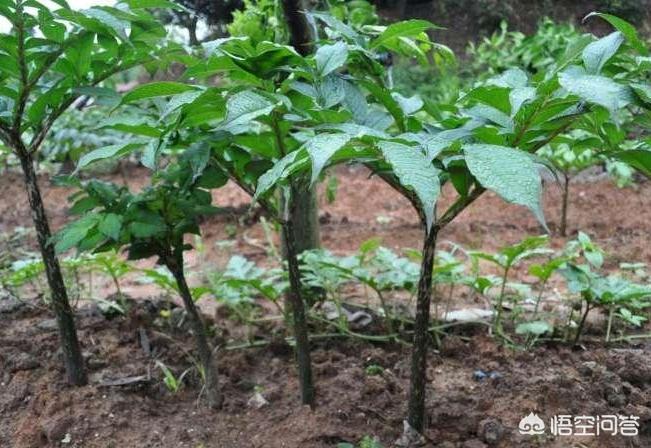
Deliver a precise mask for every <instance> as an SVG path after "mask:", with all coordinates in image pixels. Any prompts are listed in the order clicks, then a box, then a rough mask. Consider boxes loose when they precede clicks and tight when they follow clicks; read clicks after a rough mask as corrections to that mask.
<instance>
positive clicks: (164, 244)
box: [0, 0, 650, 432]
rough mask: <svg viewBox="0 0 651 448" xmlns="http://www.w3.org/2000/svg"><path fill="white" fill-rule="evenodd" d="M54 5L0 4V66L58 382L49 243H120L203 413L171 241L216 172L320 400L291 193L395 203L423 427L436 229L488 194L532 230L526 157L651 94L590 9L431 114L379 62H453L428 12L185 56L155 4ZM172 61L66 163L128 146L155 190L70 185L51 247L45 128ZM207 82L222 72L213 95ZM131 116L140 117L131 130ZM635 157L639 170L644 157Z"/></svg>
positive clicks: (59, 279) (637, 48)
mask: <svg viewBox="0 0 651 448" xmlns="http://www.w3.org/2000/svg"><path fill="white" fill-rule="evenodd" d="M56 3H57V4H58V5H59V6H60V9H58V10H55V11H51V10H49V9H47V8H45V7H44V6H43V5H41V4H40V3H38V2H36V1H33V0H30V1H23V0H17V1H14V0H3V1H2V3H0V14H2V16H3V17H5V18H6V19H7V20H8V21H9V22H10V23H11V24H12V29H11V31H10V32H9V33H8V34H6V35H5V36H3V40H2V47H0V50H1V51H2V53H1V54H0V57H2V58H3V62H7V64H4V63H3V65H2V71H1V72H0V73H1V77H0V96H1V99H2V101H1V105H2V108H0V139H2V141H3V142H4V144H5V145H6V146H7V147H9V148H11V150H12V151H13V153H14V154H15V155H16V156H17V157H18V158H19V159H20V162H21V168H22V170H23V173H24V176H25V181H26V186H27V191H28V196H29V200H30V201H29V202H30V206H31V208H32V212H33V216H34V224H35V228H36V231H37V237H38V241H39V246H40V249H41V255H42V258H43V263H44V267H45V272H46V277H47V279H48V284H49V289H50V296H51V297H50V300H51V302H50V303H51V306H52V308H53V310H54V311H55V313H56V315H57V319H58V322H59V327H60V335H61V342H62V348H63V353H64V359H65V365H66V369H67V375H68V380H69V382H71V383H72V384H83V383H85V382H86V373H85V368H84V364H83V359H82V358H81V352H80V349H79V343H78V340H77V336H76V331H75V325H74V318H73V312H72V309H71V307H70V303H69V299H68V294H67V289H66V286H65V283H64V280H63V275H62V273H61V268H60V265H59V262H58V259H57V256H56V253H55V252H58V253H63V252H66V251H67V250H70V249H73V248H75V249H77V250H78V251H81V252H84V251H91V252H95V253H101V252H104V251H111V250H112V251H122V250H124V251H125V252H126V253H127V255H128V258H129V259H142V258H155V259H156V260H157V263H158V264H159V265H160V266H162V267H164V268H166V269H167V270H168V271H169V273H170V274H171V275H172V277H173V278H174V281H175V285H176V290H177V291H178V293H179V295H180V297H181V298H182V301H183V304H184V307H185V310H186V313H187V316H188V320H189V322H190V323H191V327H192V332H193V334H194V337H195V338H196V345H197V352H198V358H199V360H200V365H201V369H202V371H203V378H204V380H205V391H206V394H205V396H206V398H207V402H208V405H209V406H211V407H215V408H217V407H219V406H220V404H221V402H222V396H221V393H220V388H219V384H218V381H217V380H218V376H217V361H218V360H217V357H216V356H215V353H214V347H212V346H211V343H210V340H209V337H208V332H207V329H206V326H205V324H204V322H203V320H202V318H201V316H200V313H199V312H198V309H197V306H196V303H195V300H194V297H193V294H192V290H191V289H190V286H189V285H188V282H187V275H186V270H185V263H184V252H186V251H188V250H190V249H191V248H192V246H191V245H190V244H189V243H188V239H187V238H186V236H187V235H190V234H195V235H198V234H200V232H201V227H200V221H201V219H202V217H204V216H206V215H209V214H211V213H214V212H215V210H216V209H215V207H213V206H212V204H211V202H212V196H213V194H219V188H220V187H222V186H223V185H224V184H225V183H226V182H227V181H229V180H230V181H232V182H235V183H236V184H238V185H239V186H240V187H241V188H242V189H243V190H244V191H246V192H248V193H249V194H250V195H251V200H252V203H254V202H255V203H258V204H259V205H260V206H261V207H262V208H263V209H264V210H265V212H266V214H267V216H268V217H269V218H270V219H272V220H274V221H275V222H276V223H277V224H278V226H279V227H280V229H281V233H282V236H283V241H284V250H283V252H284V254H283V257H284V260H285V269H286V272H287V282H288V285H289V287H288V288H287V289H286V296H285V305H284V308H285V310H286V315H287V316H288V318H289V319H290V322H291V326H292V332H293V339H294V342H295V348H296V355H297V366H298V375H299V381H300V389H301V400H302V402H303V403H305V404H310V405H315V404H316V401H315V392H314V381H313V378H312V369H311V361H310V342H309V328H308V313H307V309H306V308H307V307H306V303H307V302H308V300H307V295H308V294H311V290H310V289H308V288H304V287H303V286H304V284H303V280H302V276H301V263H300V262H299V255H300V252H302V249H303V248H297V247H296V246H295V244H294V243H295V241H296V235H297V234H298V233H299V232H301V231H304V229H303V227H305V224H301V225H300V226H299V225H297V224H298V223H297V222H296V220H297V216H298V214H297V212H298V211H300V207H298V202H297V201H298V198H300V197H305V195H304V194H303V193H304V192H305V191H310V190H313V187H314V185H315V184H316V183H317V182H318V181H319V180H320V179H322V177H323V175H324V172H325V171H326V170H327V169H329V168H331V167H333V166H336V165H338V164H341V163H354V164H361V165H364V166H366V167H367V168H368V169H369V170H370V171H371V172H372V173H373V174H374V175H376V176H378V177H379V178H380V179H382V180H383V181H385V182H387V183H388V184H389V185H390V186H391V187H393V188H394V189H396V190H397V191H398V192H399V193H401V194H402V195H404V196H405V197H406V199H407V200H409V201H410V203H411V204H412V205H413V207H414V210H415V212H416V213H417V214H418V215H419V217H420V219H421V222H422V227H423V242H422V244H423V246H422V253H421V260H420V269H419V276H418V281H417V287H416V298H415V313H414V314H415V317H414V324H413V329H412V331H413V338H412V345H413V349H412V369H411V380H410V390H409V403H408V411H407V422H408V425H409V426H411V427H412V428H414V429H415V430H416V431H417V432H422V431H423V429H424V410H425V408H424V403H425V392H426V377H425V370H426V363H427V354H428V346H429V343H430V331H429V329H430V326H431V319H430V308H431V301H432V297H433V292H434V291H433V279H434V267H435V264H434V261H435V253H436V247H437V240H438V235H439V233H440V231H441V230H443V229H444V228H445V227H446V226H447V225H449V224H450V223H451V222H453V221H454V219H455V218H456V217H457V216H458V215H459V214H460V213H461V212H462V211H463V210H465V208H467V207H468V206H469V205H470V204H472V203H474V202H475V201H477V200H478V199H479V198H480V197H481V196H482V194H483V193H484V192H485V191H487V190H491V191H493V192H495V193H496V194H497V195H499V196H501V197H502V198H504V199H505V200H506V201H508V202H512V203H515V204H519V205H522V206H524V207H525V208H528V209H529V210H530V211H531V212H533V213H534V215H535V216H536V217H537V218H538V219H539V220H540V222H541V224H542V225H543V226H544V225H545V221H544V217H543V213H542V209H541V194H542V189H541V174H540V169H541V168H544V167H545V166H547V165H548V164H547V163H546V162H545V161H544V160H543V159H541V158H539V157H537V156H536V152H537V151H538V150H540V149H541V148H543V147H545V146H546V145H548V144H550V143H552V142H553V141H554V140H555V139H556V138H558V137H559V136H561V135H563V134H565V133H567V132H571V131H572V130H574V129H577V128H579V129H580V128H581V127H582V126H585V124H584V123H586V122H591V123H592V122H594V123H597V125H598V126H599V128H600V129H602V130H603V131H604V132H605V134H606V135H607V136H608V135H611V134H613V133H618V132H620V123H619V120H618V116H619V114H620V113H621V111H622V110H625V109H630V108H635V109H637V108H641V107H648V106H649V100H650V98H649V95H648V89H649V86H648V84H640V80H639V77H638V76H637V74H638V73H639V72H640V71H642V70H643V68H641V67H642V66H643V64H645V61H646V60H645V59H643V58H642V59H641V58H640V57H638V55H643V56H645V55H647V54H648V50H647V48H646V46H645V45H644V44H643V42H642V41H641V40H640V39H639V38H638V37H637V34H636V32H635V29H634V28H633V27H632V26H631V25H629V24H627V23H625V22H623V21H621V20H620V19H617V18H615V17H613V16H609V15H604V14H598V16H600V17H602V18H603V19H605V20H607V21H608V22H610V23H611V24H612V25H613V26H614V27H615V28H616V29H617V30H618V31H615V32H614V33H613V34H611V35H609V36H606V37H604V38H601V39H596V38H594V37H591V36H590V37H588V36H586V37H585V38H583V39H581V40H580V41H578V42H573V43H572V45H570V46H569V47H568V48H567V49H566V52H565V53H564V54H563V55H562V56H561V57H559V58H558V59H557V60H556V61H555V63H554V66H553V68H552V69H550V70H547V71H546V72H545V73H544V76H543V75H541V76H530V75H528V74H527V73H526V72H525V71H523V70H520V69H517V68H511V69H509V70H507V71H505V72H503V73H501V74H499V75H498V76H496V77H494V78H490V79H489V80H487V81H486V82H482V83H480V84H478V85H477V86H475V87H473V88H472V89H470V90H468V91H467V92H465V93H464V95H463V96H461V97H460V98H458V100H457V101H456V102H455V103H454V104H451V105H450V104H446V105H441V106H442V107H436V106H437V105H436V104H434V105H433V104H432V103H431V102H426V101H423V100H421V99H420V98H418V97H416V96H414V97H405V96H403V95H401V94H400V92H398V91H395V90H394V89H393V88H392V85H391V76H390V74H389V73H388V71H387V66H388V65H389V64H387V60H388V59H390V58H388V57H387V55H388V54H391V53H396V54H400V55H402V56H404V57H412V58H415V59H417V60H418V61H420V62H421V63H427V62H428V60H429V58H430V57H432V55H438V56H439V57H441V58H449V57H450V52H449V50H448V49H447V48H445V47H443V46H440V45H438V44H436V43H434V42H432V41H431V40H430V39H429V37H428V35H427V31H428V30H431V29H433V28H435V26H434V25H433V24H431V23H429V22H427V21H422V20H410V21H406V22H398V23H394V24H391V25H389V26H379V25H366V24H354V23H345V22H343V21H341V20H339V19H337V18H336V17H334V16H333V15H330V14H328V13H327V12H315V11H312V12H309V13H307V17H308V18H309V20H310V22H311V23H313V24H317V26H316V32H317V33H318V34H316V35H314V36H312V37H311V38H310V37H309V36H310V27H309V26H308V22H307V21H306V20H305V16H304V15H302V14H300V12H299V11H298V10H297V9H296V8H295V6H296V5H295V4H293V3H292V2H290V1H288V2H284V5H283V6H284V15H285V19H286V22H287V24H288V29H289V40H290V42H291V45H287V43H285V42H272V41H256V40H254V39H253V38H251V37H250V36H237V37H230V38H224V39H218V40H216V41H212V42H207V43H205V44H204V45H203V47H202V48H200V49H188V48H183V47H181V46H179V45H175V44H173V43H169V42H165V41H164V37H165V32H164V30H163V29H162V27H161V26H160V24H159V23H158V22H156V21H155V20H154V19H153V18H152V16H150V15H149V13H148V12H147V11H146V8H151V7H175V6H174V5H173V4H171V3H169V2H166V1H163V0H148V1H147V2H142V1H137V2H136V1H125V2H121V3H118V5H117V6H115V7H97V8H91V9H88V10H84V11H73V10H72V9H70V8H69V6H68V5H67V4H66V3H65V1H63V0H57V1H56ZM37 30H38V33H37V32H36V31H37ZM37 35H38V36H40V35H43V36H44V37H34V36H37ZM4 37H6V39H5V38H4ZM306 37H308V38H307V39H306ZM163 44H165V45H163ZM171 61H175V62H177V63H181V64H183V65H184V66H185V67H186V72H185V74H184V75H183V77H182V78H181V79H180V80H178V81H162V82H151V83H147V84H144V85H141V86H139V87H137V88H135V89H133V90H132V91H130V92H128V93H127V94H125V95H123V96H122V97H121V99H120V103H119V104H118V106H116V108H115V109H116V110H119V111H120V112H114V115H115V116H114V117H113V123H114V125H116V126H117V125H118V124H120V126H119V130H121V131H123V132H124V133H126V134H127V135H129V136H130V138H128V139H127V138H126V135H125V139H124V140H127V141H126V142H124V143H120V144H118V145H112V146H108V147H103V148H100V149H97V150H95V151H93V152H90V153H88V154H86V155H85V156H83V157H82V158H81V159H80V160H79V163H78V166H77V169H78V170H82V169H85V168H86V167H88V166H90V165H91V164H93V163H96V162H98V161H100V160H106V159H114V158H120V157H124V156H126V155H128V154H132V153H136V152H140V154H141V162H142V163H143V164H144V165H145V166H147V167H148V168H150V169H151V171H152V172H151V184H150V185H149V186H148V187H146V188H145V189H144V190H142V191H140V192H130V191H129V190H128V189H127V188H126V187H124V186H117V185H113V184H110V183H106V182H101V181H97V180H94V179H93V180H91V181H89V182H81V181H80V180H79V179H78V178H76V177H69V178H67V179H66V180H65V181H64V182H65V183H66V184H67V185H69V186H74V187H76V188H78V189H79V193H78V194H76V195H75V196H74V197H73V198H72V199H73V207H72V209H73V211H74V212H75V213H78V214H79V215H80V218H79V219H77V220H75V221H73V222H71V223H70V224H68V225H67V226H66V227H65V228H64V229H63V230H62V231H61V232H59V233H58V234H57V235H56V236H55V237H54V238H52V236H51V234H50V230H49V225H48V221H47V217H46V215H45V211H44V207H43V203H42V199H41V195H40V191H39V186H38V184H37V182H36V172H35V170H34V156H35V154H37V153H38V151H39V149H40V148H41V144H42V143H43V141H44V140H45V138H46V137H47V135H48V132H49V130H50V128H51V127H52V124H53V123H54V122H55V121H56V120H57V119H58V118H59V117H60V116H61V115H62V114H63V112H64V111H65V110H66V109H67V108H68V107H69V106H70V105H71V104H72V103H73V102H74V101H75V99H76V98H77V97H78V96H79V95H80V94H82V93H84V94H89V95H91V96H92V95H105V94H106V91H105V90H103V89H102V88H101V87H100V88H99V89H98V87H99V86H100V85H101V83H102V82H103V81H104V80H106V79H108V78H109V77H110V76H111V75H113V74H115V73H117V72H119V71H122V70H126V69H129V68H131V67H132V66H135V65H144V66H145V67H147V68H149V69H151V70H156V69H159V68H161V67H165V66H166V65H167V64H168V63H170V62H171ZM215 76H220V77H223V78H224V79H226V80H227V81H226V82H224V83H223V84H219V85H214V84H213V83H211V80H212V79H213V78H214V77H215ZM443 106H444V107H443ZM122 112H125V113H126V114H125V120H124V122H123V123H120V121H119V116H120V115H119V114H121V113H122ZM134 115H136V116H138V117H142V118H143V121H142V122H138V123H135V124H134V123H133V120H132V119H131V118H130V117H132V116H134ZM640 151H642V154H641V155H642V156H643V157H640V154H639V153H637V152H636V153H635V156H636V160H638V161H640V164H641V166H642V167H645V166H648V165H646V164H645V163H646V161H647V159H646V158H645V157H647V154H646V151H644V150H640ZM631 152H632V151H625V152H624V154H626V155H627V156H630V155H631ZM447 183H449V184H451V185H452V186H453V188H454V190H455V192H456V195H457V196H456V199H455V201H454V202H453V203H452V205H451V206H449V207H448V208H447V209H444V210H440V209H439V208H438V207H437V206H436V203H437V199H438V197H439V195H440V191H441V188H442V187H443V186H444V185H445V184H447ZM507 259H508V258H507ZM507 271H508V270H507ZM582 272H584V273H588V272H591V271H586V270H583V271H582ZM586 275H589V274H586ZM505 284H506V282H502V289H504V288H505ZM586 294H588V295H589V296H590V297H592V295H593V292H590V293H586ZM588 295H586V297H588ZM501 297H502V299H503V297H504V296H503V294H502V295H501ZM502 299H500V300H502ZM501 310H502V307H501V306H499V305H498V307H497V310H496V317H495V331H496V333H497V334H500V335H503V334H504V331H503V328H502V325H501V318H502V315H501Z"/></svg>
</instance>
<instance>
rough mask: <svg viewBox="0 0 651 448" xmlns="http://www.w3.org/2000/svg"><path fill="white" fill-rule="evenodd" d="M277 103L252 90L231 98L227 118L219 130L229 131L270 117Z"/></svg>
mask: <svg viewBox="0 0 651 448" xmlns="http://www.w3.org/2000/svg"><path fill="white" fill-rule="evenodd" d="M275 106H276V103H274V102H272V101H271V100H269V99H268V98H267V97H264V96H262V95H260V94H258V93H256V92H253V91H251V90H244V91H242V92H238V93H236V94H235V95H233V96H231V97H230V98H229V99H228V101H227V102H226V118H225V119H224V121H223V122H222V123H221V124H220V125H219V129H223V130H229V129H232V128H234V127H236V126H241V125H245V124H248V123H250V122H251V121H253V120H255V119H256V118H258V117H260V116H262V115H268V114H269V113H271V111H272V110H273V109H274V107H275Z"/></svg>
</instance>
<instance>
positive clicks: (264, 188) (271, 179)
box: [253, 151, 300, 201]
mask: <svg viewBox="0 0 651 448" xmlns="http://www.w3.org/2000/svg"><path fill="white" fill-rule="evenodd" d="M299 152H300V151H292V152H290V153H289V154H287V155H286V156H285V157H283V158H282V159H280V160H279V161H277V162H276V163H275V164H274V166H273V167H272V168H271V169H270V170H269V171H267V172H266V173H264V174H263V175H262V176H260V178H259V179H258V186H257V188H256V190H255V196H254V198H253V200H254V201H255V200H256V199H257V198H259V197H260V196H264V195H265V194H266V193H267V192H268V191H269V190H270V189H271V187H273V186H274V185H275V184H276V183H277V182H278V181H279V180H281V179H282V178H283V177H285V170H286V169H287V168H288V167H289V166H290V165H291V164H292V163H294V161H295V160H296V157H297V156H298V154H299Z"/></svg>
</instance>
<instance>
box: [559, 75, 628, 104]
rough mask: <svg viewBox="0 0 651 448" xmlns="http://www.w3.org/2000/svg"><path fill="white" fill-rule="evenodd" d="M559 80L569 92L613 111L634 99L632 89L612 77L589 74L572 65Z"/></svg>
mask: <svg viewBox="0 0 651 448" xmlns="http://www.w3.org/2000/svg"><path fill="white" fill-rule="evenodd" d="M558 82H559V83H560V85H561V87H563V88H564V89H565V90H567V91H568V92H570V93H572V94H574V95H576V96H578V97H579V98H581V99H583V100H586V101H588V102H590V103H595V104H599V105H600V106H603V107H605V108H606V109H608V110H610V111H611V112H615V111H617V110H618V109H621V108H623V107H626V106H627V105H628V104H630V103H631V101H632V100H633V95H632V93H631V90H630V89H629V88H627V87H625V86H623V85H621V84H618V83H616V82H615V81H613V80H612V79H610V78H606V77H604V76H598V75H587V74H585V73H581V71H580V70H577V69H574V70H573V69H572V67H571V68H570V69H568V70H566V71H564V72H562V73H561V74H559V75H558Z"/></svg>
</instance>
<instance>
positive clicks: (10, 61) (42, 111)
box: [0, 0, 171, 385]
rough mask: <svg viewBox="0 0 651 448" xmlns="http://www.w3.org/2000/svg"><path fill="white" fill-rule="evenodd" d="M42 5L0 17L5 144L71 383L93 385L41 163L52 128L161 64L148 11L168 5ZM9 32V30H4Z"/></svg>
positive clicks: (7, 9) (9, 5)
mask: <svg viewBox="0 0 651 448" xmlns="http://www.w3.org/2000/svg"><path fill="white" fill-rule="evenodd" d="M53 3H54V4H55V7H54V8H51V7H50V6H47V5H45V4H43V3H41V2H39V1H37V0H3V1H1V2H0V18H1V19H2V20H4V21H6V22H8V24H9V26H8V27H7V30H6V31H3V32H1V33H0V142H2V143H3V144H4V146H6V147H7V148H9V150H10V151H11V152H12V153H13V154H14V155H15V156H16V157H17V158H18V160H19V161H20V166H21V168H22V172H23V176H24V181H25V187H26V190H27V196H28V199H29V205H30V208H31V212H32V219H33V221H34V227H35V229H36V235H37V239H38V244H39V248H40V252H41V256H42V258H43V263H44V265H45V272H46V275H47V281H48V285H49V289H50V295H51V306H52V310H53V311H54V313H55V315H56V319H57V322H58V326H59V335H60V339H61V347H62V351H63V359H64V364H65V369H66V376H67V381H68V382H69V383H71V384H75V385H81V384H85V383H86V381H87V378H86V371H85V367H84V361H83V358H82V355H81V350H80V347H79V341H78V338H77V332H76V328H75V322H74V316H73V311H72V309H71V307H70V303H69V300H68V293H67V291H66V287H65V284H64V279H63V275H62V274H61V267H60V265H59V261H58V259H57V256H56V254H55V251H54V245H53V244H52V241H51V231H50V225H49V221H48V217H47V214H46V211H45V206H44V204H43V199H42V196H41V190H40V187H39V185H38V181H37V180H38V179H37V172H36V169H35V161H36V160H37V158H38V157H37V156H38V153H39V150H40V149H41V146H42V144H43V142H44V141H45V140H46V139H47V137H48V135H49V132H50V130H51V128H52V126H53V125H54V123H55V122H56V121H57V120H58V119H59V118H60V117H61V115H62V114H64V113H65V111H66V110H67V109H68V108H69V107H70V106H71V105H72V104H73V103H74V102H75V101H76V100H77V99H78V98H79V97H80V96H82V95H89V94H91V95H92V94H101V93H105V92H106V89H104V88H103V87H102V84H103V83H104V82H105V81H106V80H107V79H109V78H110V77H112V76H113V75H115V74H117V73H120V72H123V71H125V70H129V69H131V68H133V67H136V66H138V65H142V64H146V63H148V62H152V61H155V60H157V53H158V52H159V50H160V46H159V42H160V41H161V38H163V37H165V35H166V32H165V29H164V28H163V27H162V26H161V25H160V24H159V23H158V22H156V21H155V20H154V19H153V18H152V17H151V15H150V14H149V13H148V12H147V10H146V9H144V8H145V7H156V6H166V7H168V6H170V5H171V4H170V3H168V2H166V1H164V0H156V1H147V2H141V1H137V0H126V1H123V2H120V3H118V4H116V6H112V7H109V6H102V7H94V8H90V9H85V10H81V11H75V10H73V9H71V8H70V6H69V5H68V3H67V2H66V1H65V0H54V1H53ZM3 29H4V28H3Z"/></svg>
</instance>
